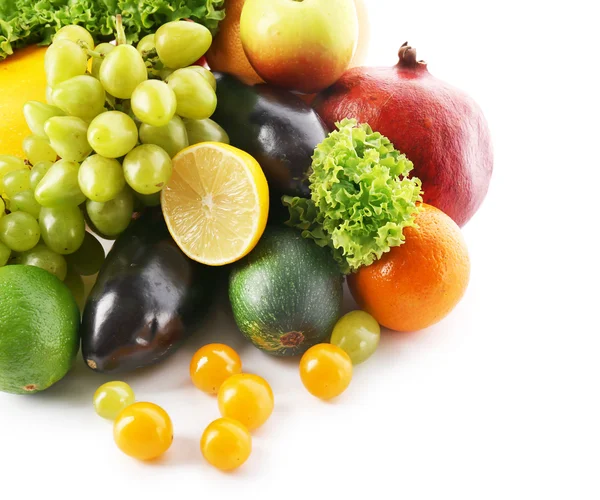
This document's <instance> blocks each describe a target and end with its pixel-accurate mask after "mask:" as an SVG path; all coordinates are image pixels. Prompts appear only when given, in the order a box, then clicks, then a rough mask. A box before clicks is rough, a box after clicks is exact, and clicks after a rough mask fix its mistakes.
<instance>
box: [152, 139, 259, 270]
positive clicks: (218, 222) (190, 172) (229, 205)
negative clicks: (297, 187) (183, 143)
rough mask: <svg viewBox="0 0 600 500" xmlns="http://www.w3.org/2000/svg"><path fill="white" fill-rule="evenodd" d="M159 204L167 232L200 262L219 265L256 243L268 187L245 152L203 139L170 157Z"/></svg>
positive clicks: (228, 262)
mask: <svg viewBox="0 0 600 500" xmlns="http://www.w3.org/2000/svg"><path fill="white" fill-rule="evenodd" d="M161 202H162V209H163V214H164V216H165V221H166V223H167V226H168V228H169V232H170V233H171V236H173V239H174V240H175V242H176V243H177V245H179V247H180V248H181V249H182V250H183V252H184V253H185V254H186V255H187V256H188V257H190V258H191V259H193V260H195V261H197V262H201V263H202V264H207V265H210V266H222V265H225V264H230V263H231V262H235V261H237V260H239V259H241V258H242V257H244V256H245V255H247V254H248V253H249V252H250V251H251V250H252V249H253V248H254V246H255V245H256V244H257V243H258V240H259V239H260V237H261V236H262V234H263V232H264V230H265V226H266V224H267V218H268V215H269V188H268V185H267V180H266V178H265V175H264V173H263V171H262V169H261V167H260V165H259V164H258V162H257V161H256V160H255V159H254V158H252V156H250V155H249V154H248V153H245V152H244V151H242V150H240V149H237V148H234V147H233V146H229V145H227V144H222V143H218V142H203V143H200V144H196V145H194V146H190V147H189V148H186V149H184V150H183V151H181V152H179V153H178V154H177V155H176V156H175V158H173V175H172V177H171V180H170V181H169V183H168V184H167V185H166V186H165V187H164V188H163V190H162V194H161Z"/></svg>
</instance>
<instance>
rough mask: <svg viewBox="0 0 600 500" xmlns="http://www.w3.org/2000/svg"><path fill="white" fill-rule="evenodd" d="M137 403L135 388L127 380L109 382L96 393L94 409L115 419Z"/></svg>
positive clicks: (99, 413)
mask: <svg viewBox="0 0 600 500" xmlns="http://www.w3.org/2000/svg"><path fill="white" fill-rule="evenodd" d="M133 403H135V395H134V394H133V389H132V388H131V387H130V386H129V385H128V384H126V383H125V382H118V381H114V382H107V383H106V384H103V385H101V386H100V387H98V390H97V391H96V393H95V394H94V409H95V410H96V413H97V414H98V415H99V416H101V417H102V418H107V419H109V420H114V419H115V418H117V415H119V413H121V411H123V410H124V409H125V408H127V407H128V406H129V405H131V404H133Z"/></svg>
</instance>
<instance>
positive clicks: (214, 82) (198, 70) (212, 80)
mask: <svg viewBox="0 0 600 500" xmlns="http://www.w3.org/2000/svg"><path fill="white" fill-rule="evenodd" d="M187 69H191V70H192V71H195V72H196V73H198V74H200V75H201V76H202V77H204V78H205V79H206V81H207V82H208V83H210V86H211V87H212V88H213V90H215V91H216V90H217V79H216V78H215V75H213V74H212V72H211V71H210V70H208V69H206V68H205V67H204V66H189V67H188V68H187Z"/></svg>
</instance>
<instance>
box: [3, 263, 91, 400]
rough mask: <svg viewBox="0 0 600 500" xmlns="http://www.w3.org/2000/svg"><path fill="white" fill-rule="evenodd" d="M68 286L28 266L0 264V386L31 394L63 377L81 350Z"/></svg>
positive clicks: (54, 277) (41, 270) (6, 390)
mask: <svg viewBox="0 0 600 500" xmlns="http://www.w3.org/2000/svg"><path fill="white" fill-rule="evenodd" d="M79 320H80V318H79V310H78V308H77V304H76V303H75V300H74V299H73V296H72V295H71V292H70V291H69V289H68V288H67V287H66V286H65V285H64V284H63V283H62V282H61V281H60V280H59V279H58V278H57V277H56V276H54V275H52V274H50V273H49V272H48V271H45V270H44V269H40V268H38V267H32V266H20V265H17V266H7V267H2V268H0V391H3V392H11V393H14V394H29V393H34V392H39V391H43V390H44V389H47V388H48V387H50V386H51V385H52V384H54V383H55V382H58V381H59V380H60V379H61V378H63V377H64V376H65V375H66V374H67V372H68V371H69V369H70V368H71V365H72V363H73V359H74V358H75V356H76V354H77V351H78V350H79Z"/></svg>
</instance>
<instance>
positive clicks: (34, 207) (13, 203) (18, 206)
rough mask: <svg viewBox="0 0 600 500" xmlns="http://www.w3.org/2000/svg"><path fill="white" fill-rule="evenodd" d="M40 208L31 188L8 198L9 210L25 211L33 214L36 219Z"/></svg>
mask: <svg viewBox="0 0 600 500" xmlns="http://www.w3.org/2000/svg"><path fill="white" fill-rule="evenodd" d="M41 208H42V207H41V206H40V204H39V203H38V202H37V201H36V199H35V195H34V194H33V191H32V190H31V189H28V190H26V191H21V192H20V193H17V194H15V195H14V196H13V197H12V199H11V200H10V211H11V212H25V213H28V214H29V215H33V216H34V217H35V218H36V219H38V218H39V216H40V209H41Z"/></svg>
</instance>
